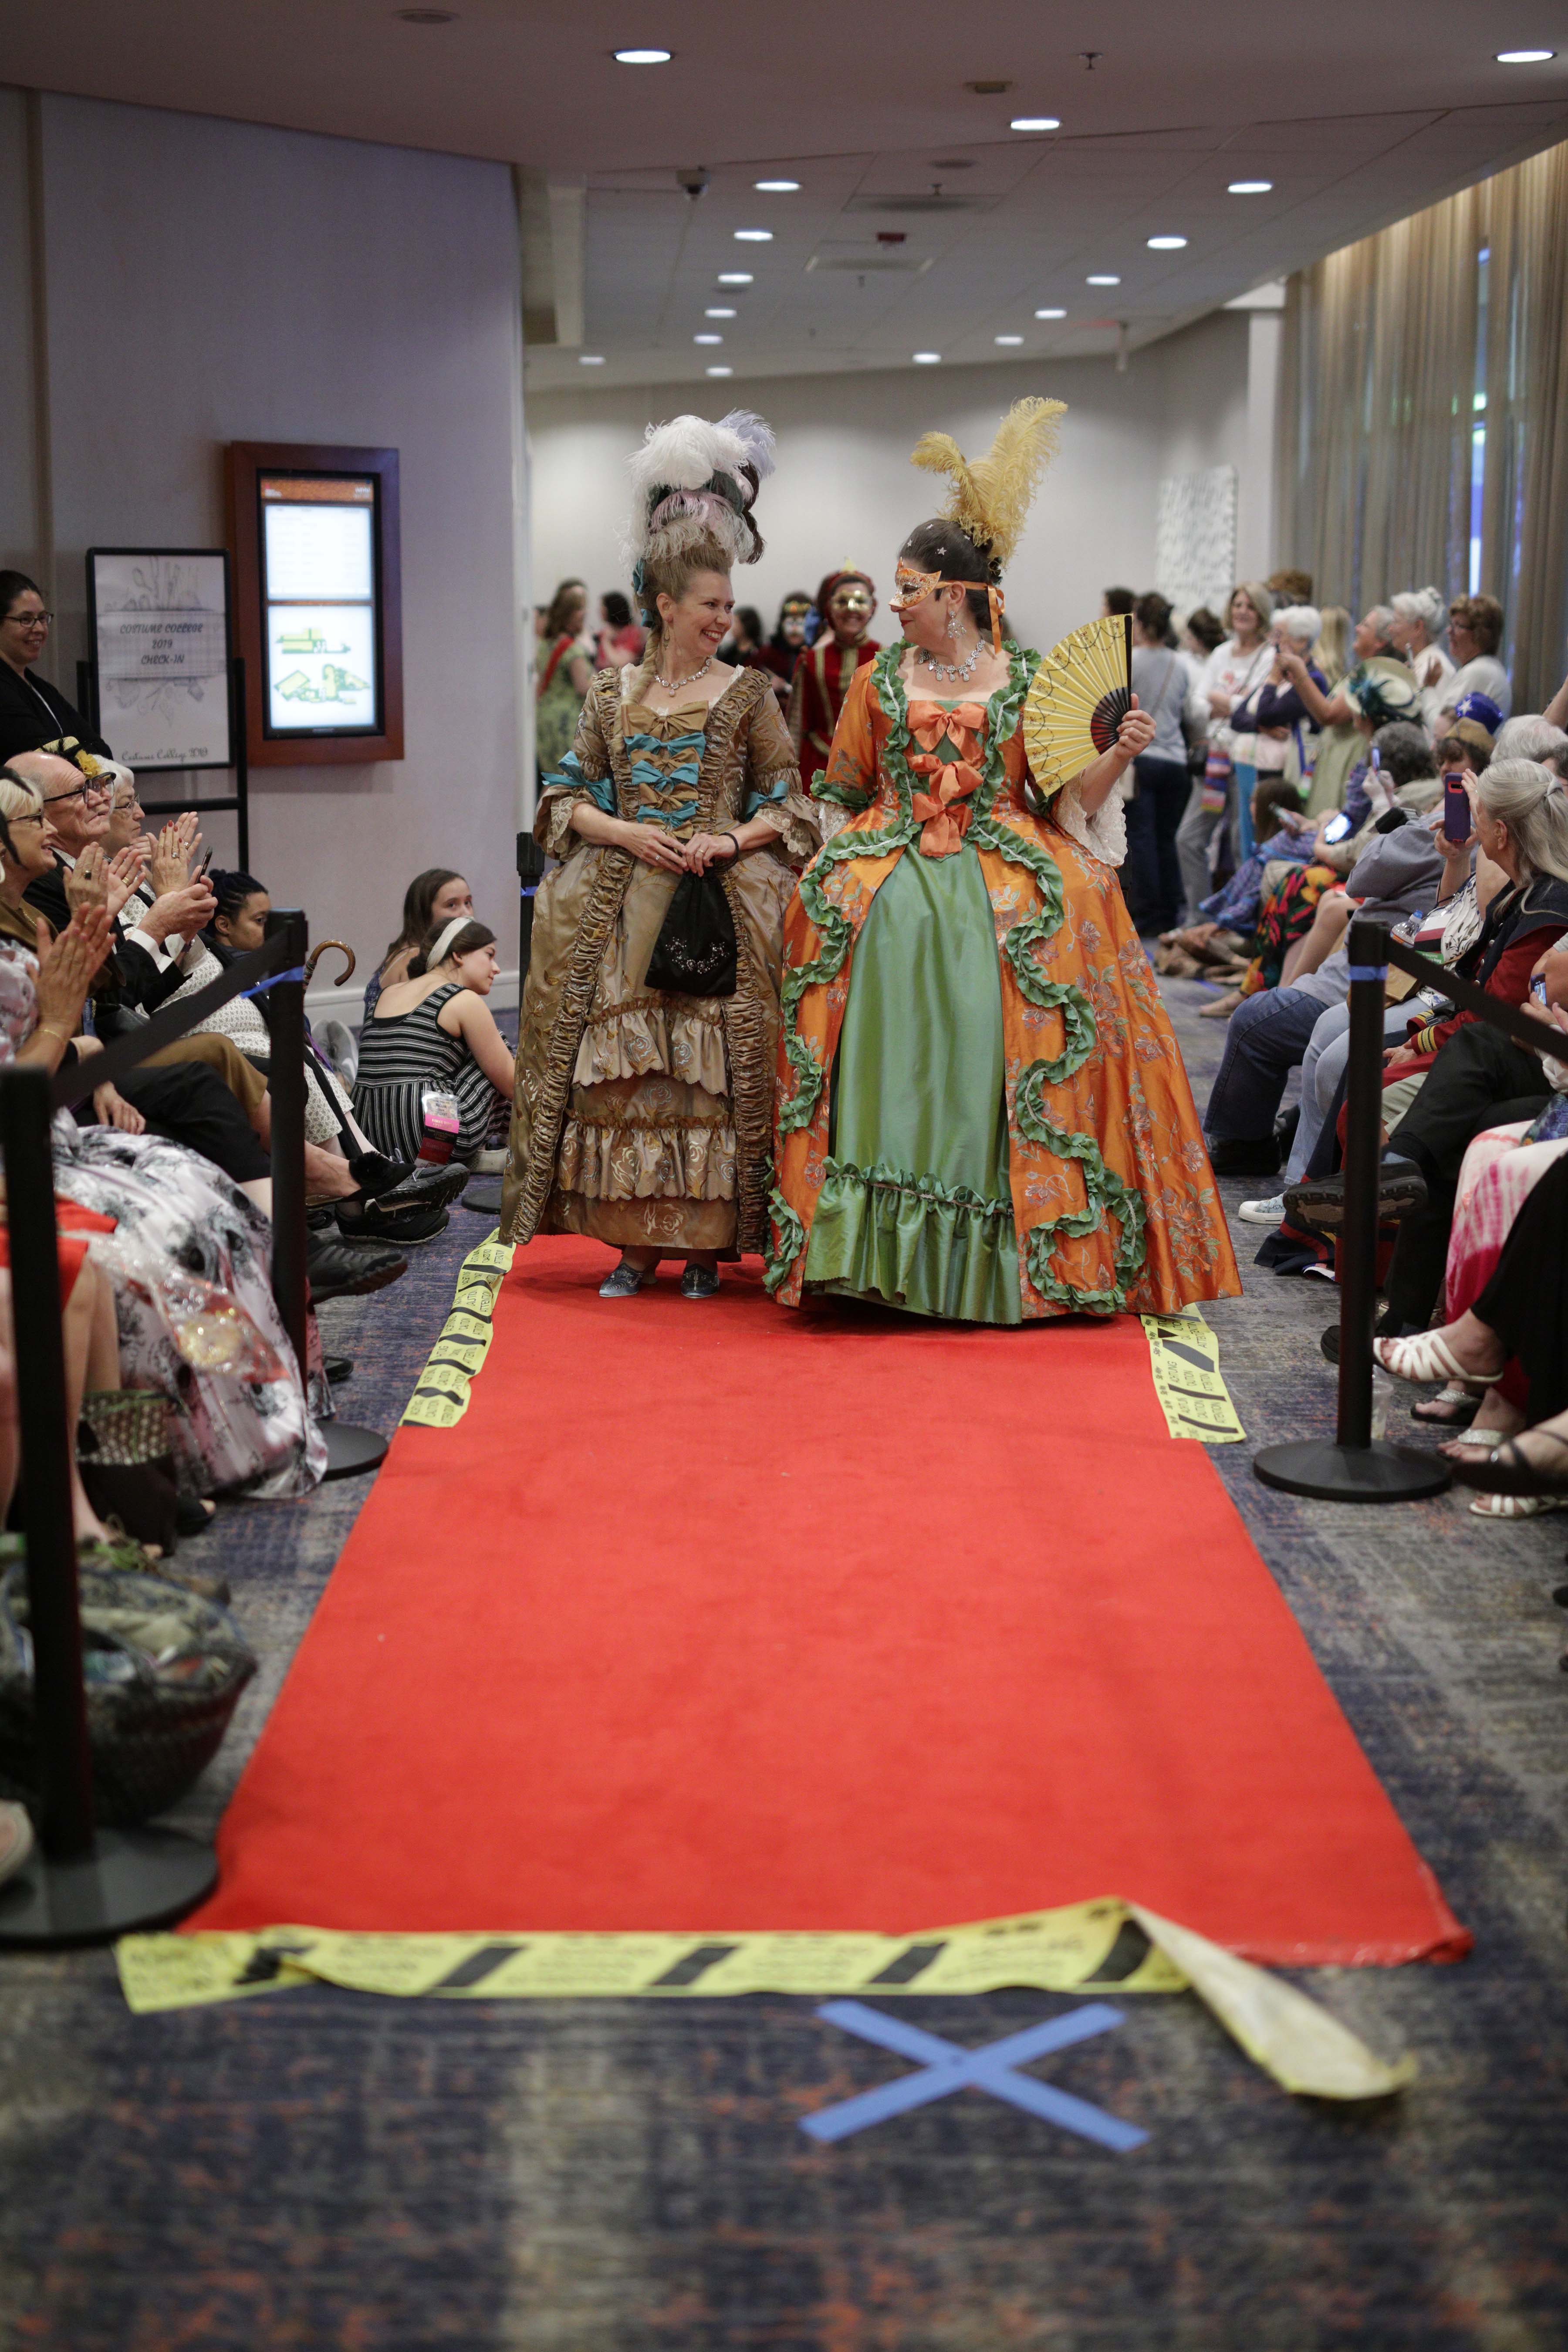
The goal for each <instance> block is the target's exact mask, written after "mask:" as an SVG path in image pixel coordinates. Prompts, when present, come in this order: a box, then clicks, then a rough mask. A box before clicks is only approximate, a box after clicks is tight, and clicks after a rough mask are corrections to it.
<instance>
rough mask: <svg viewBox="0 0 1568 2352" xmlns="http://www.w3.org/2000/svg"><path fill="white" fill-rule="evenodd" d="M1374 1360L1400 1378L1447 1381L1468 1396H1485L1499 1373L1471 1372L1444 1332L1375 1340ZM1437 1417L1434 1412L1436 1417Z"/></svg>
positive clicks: (1415, 1333)
mask: <svg viewBox="0 0 1568 2352" xmlns="http://www.w3.org/2000/svg"><path fill="white" fill-rule="evenodd" d="M1372 1352H1373V1361H1374V1362H1376V1363H1378V1364H1381V1365H1382V1367H1383V1369H1384V1371H1385V1372H1392V1373H1393V1375H1394V1379H1395V1380H1396V1381H1447V1382H1448V1383H1449V1384H1450V1385H1451V1386H1452V1387H1454V1388H1460V1389H1463V1390H1464V1391H1466V1393H1467V1394H1468V1395H1473V1396H1477V1397H1483V1396H1485V1394H1486V1392H1487V1391H1488V1390H1489V1388H1490V1387H1491V1385H1492V1383H1493V1381H1496V1380H1497V1379H1498V1377H1499V1373H1500V1370H1501V1367H1499V1370H1498V1371H1497V1372H1468V1371H1466V1370H1465V1368H1464V1366H1463V1364H1461V1363H1460V1361H1459V1360H1458V1357H1457V1356H1456V1355H1455V1353H1454V1351H1453V1349H1452V1348H1450V1347H1449V1345H1448V1343H1447V1339H1444V1337H1443V1334H1442V1333H1441V1331H1415V1332H1412V1333H1410V1334H1409V1335H1407V1336H1406V1337H1405V1339H1374V1340H1373V1343H1372ZM1436 1417H1437V1416H1436V1415H1434V1416H1433V1418H1436Z"/></svg>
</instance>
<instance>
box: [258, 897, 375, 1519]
mask: <svg viewBox="0 0 1568 2352" xmlns="http://www.w3.org/2000/svg"><path fill="white" fill-rule="evenodd" d="M279 931H286V932H287V934H288V940H289V944H288V946H287V947H286V949H285V950H283V961H282V964H281V966H280V970H281V971H282V972H283V974H284V975H285V976H284V977H283V978H282V979H279V980H275V981H274V982H273V983H272V985H271V987H270V988H268V991H267V992H266V994H265V995H264V996H263V997H262V999H261V1003H263V1005H264V1006H265V1007H266V1011H267V1025H268V1029H269V1030H270V1031H271V1033H272V1056H271V1064H270V1073H269V1076H268V1092H269V1093H270V1095H271V1097H272V1296H273V1297H274V1298H275V1299H276V1300H277V1301H278V1312H279V1315H280V1316H281V1318H282V1320H283V1328H284V1329H285V1331H287V1332H288V1334H289V1345H290V1346H291V1347H292V1349H293V1350H294V1353H295V1355H296V1357H297V1358H298V1360H299V1364H300V1377H301V1378H302V1379H305V1378H308V1377H309V1374H308V1365H309V1360H310V1359H309V1355H308V1352H307V1350H308V1345H309V1342H308V1339H307V1329H308V1316H309V1310H310V1275H309V1272H308V1270H307V1265H306V1257H307V1252H308V1249H309V1235H308V1229H307V1226H306V1223H305V973H304V963H305V956H306V952H307V950H308V949H309V947H310V927H309V925H308V924H307V922H306V920H305V918H304V915H303V914H302V913H301V912H300V909H299V908H297V907H296V908H274V909H273V911H272V913H271V914H269V915H268V918H267V936H268V939H269V940H270V939H275V938H276V937H277V936H278V934H279ZM320 1427H321V1436H322V1438H323V1439H324V1440H325V1443H326V1448H327V1469H326V1475H327V1476H328V1477H329V1478H352V1477H354V1476H356V1475H358V1474H359V1473H360V1472H361V1471H363V1470H374V1469H376V1468H378V1467H379V1465H381V1464H382V1463H383V1462H384V1461H385V1459H386V1440H385V1438H384V1437H383V1436H382V1435H381V1433H379V1431H377V1430H374V1429H356V1428H353V1426H352V1425H351V1424H349V1423H345V1422H341V1421H336V1420H333V1421H324V1422H322V1423H321V1424H320Z"/></svg>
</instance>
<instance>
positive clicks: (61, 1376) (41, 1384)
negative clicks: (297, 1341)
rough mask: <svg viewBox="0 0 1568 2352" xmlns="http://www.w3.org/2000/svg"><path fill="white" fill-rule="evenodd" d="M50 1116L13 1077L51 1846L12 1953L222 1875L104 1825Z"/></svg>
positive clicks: (12, 1203)
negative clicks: (93, 1745)
mask: <svg viewBox="0 0 1568 2352" xmlns="http://www.w3.org/2000/svg"><path fill="white" fill-rule="evenodd" d="M51 1116H52V1112H51V1107H50V1099H49V1076H48V1073H47V1071H46V1070H43V1069H28V1068H22V1069H14V1070H12V1071H10V1072H8V1073H7V1075H6V1076H5V1077H4V1078H0V1137H3V1139H4V1145H5V1221H6V1223H7V1225H8V1227H9V1229H10V1236H11V1316H12V1328H13V1337H14V1343H15V1353H16V1364H17V1369H18V1371H19V1373H20V1378H19V1379H18V1381H17V1383H16V1391H17V1398H16V1405H17V1427H18V1431H19V1433H20V1436H21V1441H22V1479H23V1486H24V1489H25V1493H26V1514H25V1518H26V1545H27V1620H28V1628H29V1631H30V1633H31V1635H32V1643H33V1706H34V1719H35V1722H36V1725H37V1805H36V1808H35V1811H36V1816H37V1829H38V1836H39V1844H40V1851H38V1852H37V1853H34V1854H33V1855H32V1856H31V1857H30V1859H29V1860H28V1861H27V1862H26V1863H25V1864H23V1866H22V1868H21V1869H20V1870H19V1871H17V1872H16V1873H15V1874H14V1875H13V1876H12V1877H10V1878H8V1879H7V1880H6V1881H5V1885H0V1947H4V1946H6V1945H16V1946H19V1947H21V1946H32V1947H37V1946H50V1945H59V1944H84V1943H101V1942H105V1941H107V1940H108V1939H109V1938H110V1937H113V1936H118V1935H122V1934H124V1933H125V1932H126V1931H127V1930H129V1929H131V1928H133V1927H161V1926H163V1925H165V1924H166V1923H167V1922H168V1921H170V1920H172V1919H178V1918H180V1917H182V1916H184V1913H185V1912H187V1911H189V1910H191V1909H192V1908H193V1906H195V1904H197V1903H199V1902H200V1901H201V1899H202V1897H203V1895H206V1894H207V1893H209V1892H210V1890H211V1888H212V1886H213V1885H214V1884H215V1882H216V1877H217V1864H216V1860H215V1858H214V1856H213V1853H212V1850H211V1848H210V1847H208V1846H205V1845H201V1844H198V1843H197V1842H196V1841H195V1839H194V1838H188V1837H182V1836H180V1835H178V1834H177V1833H176V1832H174V1831H172V1830H158V1829H129V1830H119V1829H108V1830H99V1831H97V1832H95V1831H94V1827H93V1816H92V1757H91V1750H90V1748H89V1738H88V1719H87V1696H86V1690H85V1687H84V1685H83V1681H82V1664H81V1618H80V1611H79V1599H78V1590H77V1552H76V1528H75V1525H74V1521H73V1518H72V1513H71V1488H70V1465H71V1454H72V1449H73V1445H74V1433H73V1431H72V1429H71V1426H70V1420H69V1414H68V1401H67V1393H66V1359H65V1338H64V1333H63V1330H62V1328H61V1323H60V1283H59V1261H58V1255H57V1253H56V1249H55V1181H54V1161H53V1156H52V1152H51V1150H50V1141H49V1122H50V1118H51Z"/></svg>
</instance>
